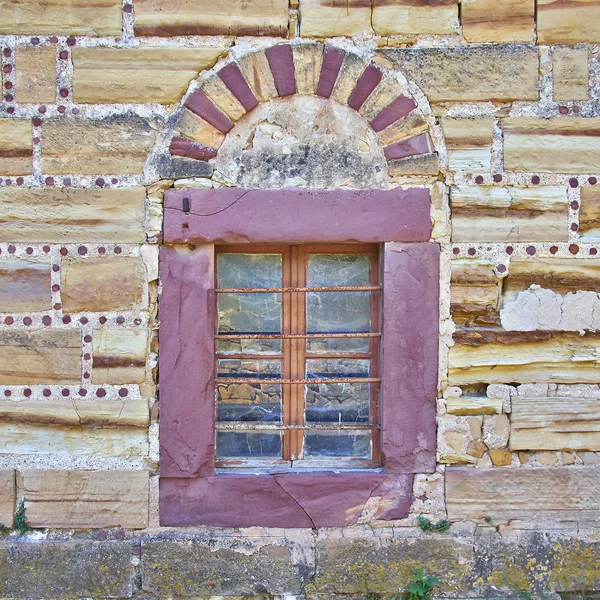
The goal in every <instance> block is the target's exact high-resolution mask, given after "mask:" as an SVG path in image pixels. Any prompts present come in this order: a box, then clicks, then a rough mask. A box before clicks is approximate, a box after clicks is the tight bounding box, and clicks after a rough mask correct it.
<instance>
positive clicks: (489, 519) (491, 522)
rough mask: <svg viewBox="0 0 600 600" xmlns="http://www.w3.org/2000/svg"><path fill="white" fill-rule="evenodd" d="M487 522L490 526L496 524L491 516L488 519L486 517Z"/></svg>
mask: <svg viewBox="0 0 600 600" xmlns="http://www.w3.org/2000/svg"><path fill="white" fill-rule="evenodd" d="M485 522H486V523H487V524H488V525H493V524H494V521H493V520H492V517H490V516H489V515H488V516H487V517H485Z"/></svg>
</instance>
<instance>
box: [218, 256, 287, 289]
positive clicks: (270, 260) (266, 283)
mask: <svg viewBox="0 0 600 600" xmlns="http://www.w3.org/2000/svg"><path fill="white" fill-rule="evenodd" d="M281 262H282V257H281V254H219V255H217V287H220V288H274V287H281Z"/></svg>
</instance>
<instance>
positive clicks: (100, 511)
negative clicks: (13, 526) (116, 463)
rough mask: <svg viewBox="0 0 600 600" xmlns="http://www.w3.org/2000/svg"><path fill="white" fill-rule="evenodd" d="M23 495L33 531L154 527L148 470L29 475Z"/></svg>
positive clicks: (37, 472) (24, 479)
mask: <svg viewBox="0 0 600 600" xmlns="http://www.w3.org/2000/svg"><path fill="white" fill-rule="evenodd" d="M19 493H20V494H22V495H23V496H24V497H25V509H26V513H27V521H28V522H29V524H30V525H32V526H33V527H58V528H86V529H88V528H89V529H95V528H100V527H119V526H120V527H126V528H132V529H134V528H143V527H146V526H147V525H148V472H147V471H54V470H31V471H25V472H24V473H23V475H22V480H21V482H20V483H19Z"/></svg>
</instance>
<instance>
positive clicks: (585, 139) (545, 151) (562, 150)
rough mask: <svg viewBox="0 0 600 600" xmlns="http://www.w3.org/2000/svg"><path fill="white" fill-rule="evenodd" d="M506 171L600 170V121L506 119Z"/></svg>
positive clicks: (554, 171)
mask: <svg viewBox="0 0 600 600" xmlns="http://www.w3.org/2000/svg"><path fill="white" fill-rule="evenodd" d="M503 129H504V168H505V169H506V170H507V171H524V172H539V173H596V172H598V171H599V170H600V118H589V119H585V118H571V117H566V118H553V119H537V118H530V117H514V118H509V119H505V120H504V122H503Z"/></svg>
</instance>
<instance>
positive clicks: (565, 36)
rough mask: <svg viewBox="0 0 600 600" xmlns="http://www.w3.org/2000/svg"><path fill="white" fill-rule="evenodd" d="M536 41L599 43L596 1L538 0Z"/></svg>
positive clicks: (599, 16)
mask: <svg viewBox="0 0 600 600" xmlns="http://www.w3.org/2000/svg"><path fill="white" fill-rule="evenodd" d="M536 20H537V39H538V44H549V45H551V44H579V43H586V42H590V43H594V42H600V2H598V0H570V1H569V2H559V1H558V0H538V2H537V19H536Z"/></svg>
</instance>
